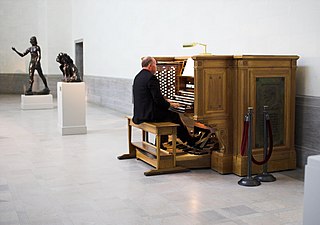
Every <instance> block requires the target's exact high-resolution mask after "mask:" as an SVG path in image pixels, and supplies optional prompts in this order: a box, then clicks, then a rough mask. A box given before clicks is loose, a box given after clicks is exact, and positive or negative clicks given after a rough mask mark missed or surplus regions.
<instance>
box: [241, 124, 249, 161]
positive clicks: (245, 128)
mask: <svg viewBox="0 0 320 225" xmlns="http://www.w3.org/2000/svg"><path fill="white" fill-rule="evenodd" d="M248 129H249V121H246V120H245V121H244V122H243V131H242V141H241V148H240V154H241V155H242V156H243V155H244V153H245V152H246V150H247V145H248Z"/></svg>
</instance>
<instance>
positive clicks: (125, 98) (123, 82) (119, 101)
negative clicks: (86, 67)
mask: <svg viewBox="0 0 320 225" xmlns="http://www.w3.org/2000/svg"><path fill="white" fill-rule="evenodd" d="M84 81H85V82H86V88H87V101H88V102H93V103H96V104H98V105H102V106H105V107H108V108H112V109H114V110H116V111H119V112H122V113H125V114H127V115H131V114H132V80H131V79H126V78H113V77H98V76H88V75H85V77H84Z"/></svg>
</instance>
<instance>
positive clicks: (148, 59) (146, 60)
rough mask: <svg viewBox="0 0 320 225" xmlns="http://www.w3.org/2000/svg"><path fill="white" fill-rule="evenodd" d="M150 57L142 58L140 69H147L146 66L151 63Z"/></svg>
mask: <svg viewBox="0 0 320 225" xmlns="http://www.w3.org/2000/svg"><path fill="white" fill-rule="evenodd" d="M152 59H153V58H152V57H151V56H147V57H144V58H143V59H142V62H141V66H142V67H147V66H149V65H150V64H151V63H152Z"/></svg>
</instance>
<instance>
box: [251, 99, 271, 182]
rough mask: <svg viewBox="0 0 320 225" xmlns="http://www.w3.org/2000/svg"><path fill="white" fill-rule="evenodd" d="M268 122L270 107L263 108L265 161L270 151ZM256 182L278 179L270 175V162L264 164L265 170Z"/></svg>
mask: <svg viewBox="0 0 320 225" xmlns="http://www.w3.org/2000/svg"><path fill="white" fill-rule="evenodd" d="M267 120H270V117H269V113H268V106H266V105H265V106H263V159H264V160H265V159H266V158H267V153H268V152H267V151H268V128H267ZM254 179H256V180H259V181H261V182H273V181H275V180H276V178H275V177H274V176H273V175H272V174H270V173H268V162H266V163H265V164H263V170H262V173H261V174H258V175H257V176H255V178H254Z"/></svg>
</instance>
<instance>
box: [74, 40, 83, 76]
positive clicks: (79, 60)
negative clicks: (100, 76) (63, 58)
mask: <svg viewBox="0 0 320 225" xmlns="http://www.w3.org/2000/svg"><path fill="white" fill-rule="evenodd" d="M75 51H76V52H75V53H76V54H75V55H76V62H75V63H76V66H77V68H78V72H79V75H80V77H81V80H82V81H83V40H77V41H75Z"/></svg>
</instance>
